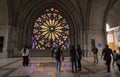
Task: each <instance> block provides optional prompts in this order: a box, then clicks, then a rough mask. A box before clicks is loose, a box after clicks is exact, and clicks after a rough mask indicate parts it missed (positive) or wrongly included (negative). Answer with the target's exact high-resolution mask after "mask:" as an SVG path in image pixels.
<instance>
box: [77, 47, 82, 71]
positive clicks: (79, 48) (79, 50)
mask: <svg viewBox="0 0 120 77" xmlns="http://www.w3.org/2000/svg"><path fill="white" fill-rule="evenodd" d="M77 54H78V71H81V59H82V50H81V47H80V45H78V46H77Z"/></svg>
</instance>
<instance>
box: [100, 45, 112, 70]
mask: <svg viewBox="0 0 120 77" xmlns="http://www.w3.org/2000/svg"><path fill="white" fill-rule="evenodd" d="M111 54H112V56H113V53H112V49H110V48H109V46H108V45H105V48H104V49H103V52H102V56H104V60H105V61H106V65H107V72H110V64H111ZM102 56H101V57H102Z"/></svg>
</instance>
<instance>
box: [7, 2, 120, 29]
mask: <svg viewBox="0 0 120 77" xmlns="http://www.w3.org/2000/svg"><path fill="white" fill-rule="evenodd" d="M110 1H111V2H112V1H114V0H89V1H88V0H60V1H57V0H17V1H16V0H12V1H10V0H8V3H9V4H11V11H12V12H11V13H12V14H10V15H11V16H10V17H11V20H12V21H14V22H12V23H15V24H13V25H12V26H17V27H19V28H22V29H25V27H27V26H30V24H31V23H32V22H33V21H34V20H35V19H36V17H38V16H39V15H40V14H41V13H42V11H43V9H46V8H47V7H52V6H53V7H55V8H57V9H58V10H61V12H62V14H63V16H65V17H66V18H67V21H68V23H72V24H73V28H75V29H76V26H77V27H78V26H80V27H85V26H90V27H91V28H94V27H96V26H97V27H99V28H98V29H100V30H102V29H103V24H104V18H105V16H106V15H105V11H106V8H107V7H108V3H109V2H110ZM54 3H55V4H56V5H55V4H54ZM116 3H117V4H115V5H116V6H114V7H115V8H116V7H117V6H119V3H120V2H119V0H117V2H116ZM16 4H17V5H16ZM13 5H14V6H13ZM113 9H114V8H113ZM117 9H118V8H117ZM107 11H109V10H107ZM112 13H113V11H112V12H111V13H110V16H112V17H113V16H114V15H113V14H112ZM115 13H119V12H115ZM115 15H116V14H115ZM118 19H119V18H118ZM110 21H113V20H110ZM85 24H86V25H85Z"/></svg>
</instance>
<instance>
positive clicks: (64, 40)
mask: <svg viewBox="0 0 120 77" xmlns="http://www.w3.org/2000/svg"><path fill="white" fill-rule="evenodd" d="M0 7H1V8H0V77H93V76H97V77H118V76H119V75H120V72H119V71H118V68H117V66H116V64H115V65H114V66H112V65H111V73H106V67H105V62H104V60H103V59H101V53H102V50H103V48H104V47H105V45H106V44H108V45H109V47H110V48H111V49H112V50H116V51H117V53H119V50H118V48H119V47H120V10H119V9H120V0H0ZM25 45H26V46H28V47H29V51H30V63H29V65H28V66H27V67H23V66H22V53H21V50H22V48H23V47H24V46H25ZM73 45H74V46H75V49H76V48H77V45H80V46H81V49H82V51H83V54H82V57H83V58H82V61H81V63H82V71H79V72H77V73H72V72H71V71H70V70H71V67H70V66H71V64H70V57H69V54H70V48H71V46H73ZM58 46H59V47H61V50H62V52H63V55H64V57H65V60H64V61H63V62H62V64H61V65H62V69H61V70H62V71H61V72H59V73H58V72H56V70H55V59H54V58H52V57H51V54H52V52H51V49H52V48H54V47H58ZM93 46H96V47H97V48H98V59H99V63H98V64H94V63H93V54H92V52H91V49H92V48H93Z"/></svg>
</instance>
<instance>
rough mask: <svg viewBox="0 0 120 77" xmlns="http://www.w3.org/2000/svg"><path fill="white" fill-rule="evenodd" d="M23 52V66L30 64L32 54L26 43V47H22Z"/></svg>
mask: <svg viewBox="0 0 120 77" xmlns="http://www.w3.org/2000/svg"><path fill="white" fill-rule="evenodd" d="M21 52H22V56H23V66H28V63H29V56H30V55H29V49H28V47H27V46H26V45H25V46H24V48H22V50H21Z"/></svg>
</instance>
